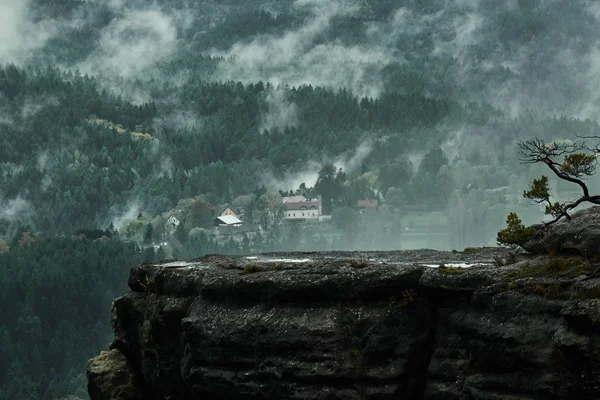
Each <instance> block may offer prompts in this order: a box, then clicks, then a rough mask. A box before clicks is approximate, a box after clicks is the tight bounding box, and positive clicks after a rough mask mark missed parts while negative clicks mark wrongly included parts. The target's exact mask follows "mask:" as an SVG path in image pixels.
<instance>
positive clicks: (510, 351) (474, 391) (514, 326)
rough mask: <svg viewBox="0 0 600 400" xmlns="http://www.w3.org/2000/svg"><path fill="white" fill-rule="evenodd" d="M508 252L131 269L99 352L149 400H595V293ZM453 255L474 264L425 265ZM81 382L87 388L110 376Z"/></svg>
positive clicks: (599, 355)
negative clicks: (112, 357)
mask: <svg viewBox="0 0 600 400" xmlns="http://www.w3.org/2000/svg"><path fill="white" fill-rule="evenodd" d="M507 255H508V254H507V252H506V251H505V250H502V249H482V250H481V251H480V252H477V253H476V254H473V253H472V252H470V254H464V253H458V252H454V253H450V252H448V253H444V252H433V251H424V252H422V253H419V252H418V251H411V252H406V253H403V252H392V253H372V252H371V253H311V254H277V255H275V254H269V255H257V256H253V257H252V258H246V257H218V256H211V257H208V258H203V259H198V260H194V261H193V262H191V263H174V262H171V263H165V264H157V265H140V266H137V267H134V268H133V269H132V271H131V276H130V280H129V284H130V287H131V289H132V292H130V293H128V294H127V295H125V296H123V297H121V298H119V299H117V300H116V301H115V302H114V306H113V314H112V319H113V330H114V333H115V340H114V342H113V344H112V345H111V348H113V349H115V350H113V351H117V350H118V351H119V352H122V353H123V354H124V355H125V356H126V360H127V365H128V366H129V368H130V369H131V370H132V371H133V374H132V376H135V377H138V378H139V379H140V382H141V384H142V387H143V391H144V396H145V397H144V398H147V399H156V400H158V399H188V398H207V399H284V398H285V399H287V398H290V399H300V400H302V399H307V400H308V399H353V398H356V399H382V400H383V399H397V398H405V399H432V400H433V399H465V398H471V399H541V398H544V399H546V398H547V399H572V398H578V399H579V398H581V399H587V398H590V399H592V398H600V383H599V382H600V330H599V329H598V324H599V322H600V317H599V314H598V309H599V307H598V306H599V304H598V301H600V300H598V299H596V298H585V299H584V298H583V297H582V293H584V294H585V295H586V296H591V295H592V294H593V293H595V292H593V290H592V289H593V288H595V287H596V286H595V281H596V278H595V277H594V276H593V273H590V271H592V269H589V268H588V269H586V270H585V271H588V274H587V275H586V274H584V275H579V274H572V275H573V276H571V277H570V276H563V275H561V276H560V277H555V276H540V275H539V270H538V269H536V270H535V271H534V270H531V265H538V264H539V265H542V264H543V263H546V262H547V260H546V259H544V260H542V261H540V262H539V263H538V264H535V263H532V264H531V265H530V264H529V263H528V261H522V262H520V263H518V264H515V265H513V266H505V267H497V266H496V265H494V264H493V261H492V260H493V258H496V257H506V256H507ZM568 260H570V259H568ZM566 262H570V261H566ZM461 263H466V264H468V265H471V264H478V265H479V266H472V267H470V268H462V267H459V266H454V267H446V268H432V267H429V266H426V265H432V266H439V265H440V264H445V265H447V266H450V265H453V264H455V265H462V264H461ZM249 264H251V265H252V268H247V266H248V265H249ZM563 264H564V262H563V263H561V264H560V265H563ZM527 268H530V270H531V272H532V273H533V272H535V274H537V275H535V276H525V275H527V274H526V273H525V272H526V271H529V270H528V269H527ZM524 271H525V272H524ZM555 272H556V271H555ZM588 275H589V276H588ZM582 290H586V292H582ZM576 296H578V298H575V297H576ZM118 354H120V353H118ZM99 362H100V361H99ZM99 375H100V376H102V374H99ZM89 376H90V393H91V392H92V390H96V389H95V387H96V386H98V384H97V383H95V382H110V380H104V381H102V380H99V379H98V378H94V376H95V375H92V374H91V373H90V374H89ZM92 398H106V397H92Z"/></svg>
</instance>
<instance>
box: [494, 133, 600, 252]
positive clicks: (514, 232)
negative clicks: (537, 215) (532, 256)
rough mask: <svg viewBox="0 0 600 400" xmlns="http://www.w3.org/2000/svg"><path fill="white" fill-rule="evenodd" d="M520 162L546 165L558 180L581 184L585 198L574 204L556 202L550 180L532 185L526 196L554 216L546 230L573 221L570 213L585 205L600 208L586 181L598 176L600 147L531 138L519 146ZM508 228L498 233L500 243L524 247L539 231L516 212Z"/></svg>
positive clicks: (543, 177) (598, 198) (599, 201)
mask: <svg viewBox="0 0 600 400" xmlns="http://www.w3.org/2000/svg"><path fill="white" fill-rule="evenodd" d="M581 139H600V138H598V137H581ZM518 146H519V150H518V153H517V154H518V156H519V160H520V161H521V162H522V163H524V164H537V163H543V164H545V165H546V166H547V167H548V168H549V169H550V170H551V171H552V172H553V173H554V175H556V176H557V177H558V178H560V179H563V180H565V181H567V182H571V183H573V184H575V185H578V186H579V187H580V189H581V192H582V193H581V196H580V197H579V198H577V199H576V200H573V201H565V202H562V203H561V202H558V201H554V202H553V201H552V200H551V199H550V198H551V195H550V190H549V188H548V177H547V176H542V177H540V178H539V179H534V180H533V182H531V184H530V187H529V190H526V191H524V192H523V196H524V197H525V198H527V199H530V200H532V201H533V202H535V203H537V204H545V205H546V209H545V213H546V214H547V215H550V216H552V217H553V219H552V220H550V221H548V222H545V223H544V224H543V226H542V229H543V231H546V230H547V229H548V227H549V226H550V225H552V224H554V223H556V222H558V221H560V220H561V219H563V218H566V219H568V220H570V219H571V216H570V215H569V213H570V212H571V211H572V210H573V209H575V208H576V207H578V206H579V205H581V204H582V203H592V204H599V205H600V195H591V194H590V191H589V189H588V187H587V185H586V183H585V182H584V179H585V178H586V177H589V176H592V175H594V173H595V172H596V166H597V162H598V154H600V144H599V145H596V147H592V148H591V147H588V146H587V145H586V144H585V143H584V142H571V141H562V142H559V141H554V142H549V143H547V142H545V141H544V140H542V139H538V138H535V139H531V140H526V141H523V142H519V143H518ZM506 222H507V225H508V226H507V227H506V228H505V229H502V230H500V231H499V232H498V238H497V241H498V244H501V245H508V246H522V245H523V244H525V243H526V242H527V241H528V240H529V239H530V238H531V237H532V236H533V235H534V234H535V232H536V230H535V229H534V228H532V227H526V226H524V225H523V224H522V223H521V220H520V219H519V217H518V216H517V215H516V214H515V213H510V214H509V215H508V218H507V220H506Z"/></svg>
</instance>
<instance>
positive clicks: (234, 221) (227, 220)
mask: <svg viewBox="0 0 600 400" xmlns="http://www.w3.org/2000/svg"><path fill="white" fill-rule="evenodd" d="M214 222H215V225H216V226H228V225H232V226H233V225H242V221H241V220H239V219H238V218H237V217H234V216H233V215H223V216H219V217H217V218H215V220H214Z"/></svg>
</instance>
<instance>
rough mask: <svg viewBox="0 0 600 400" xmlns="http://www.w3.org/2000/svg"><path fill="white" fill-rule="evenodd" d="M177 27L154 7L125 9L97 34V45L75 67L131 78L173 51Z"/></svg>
mask: <svg viewBox="0 0 600 400" xmlns="http://www.w3.org/2000/svg"><path fill="white" fill-rule="evenodd" d="M176 34H177V31H176V27H175V24H174V21H173V19H172V17H170V16H168V15H166V14H164V13H162V12H161V11H160V10H158V9H156V10H155V9H147V10H137V9H126V10H124V11H123V13H122V14H121V15H120V16H119V17H118V18H116V19H114V20H113V21H112V22H111V23H110V24H109V25H108V26H106V27H105V28H104V29H103V30H102V32H101V35H100V40H99V43H98V47H97V48H96V50H95V51H94V52H93V53H92V54H91V56H90V57H89V58H88V59H87V60H86V61H85V62H83V63H82V64H81V65H80V66H79V67H80V69H81V70H82V71H84V72H89V73H92V74H94V73H97V74H101V75H106V76H109V77H114V76H118V77H123V78H133V77H135V76H136V75H138V74H140V73H141V72H142V71H144V70H145V69H146V68H148V67H150V66H151V65H153V64H155V63H157V62H159V61H162V60H163V59H165V58H167V57H168V56H169V55H171V53H172V52H173V50H174V48H175V45H176V39H177V36H176Z"/></svg>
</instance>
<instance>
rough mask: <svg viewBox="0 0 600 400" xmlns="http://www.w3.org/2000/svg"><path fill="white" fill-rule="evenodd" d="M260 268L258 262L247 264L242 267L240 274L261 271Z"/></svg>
mask: <svg viewBox="0 0 600 400" xmlns="http://www.w3.org/2000/svg"><path fill="white" fill-rule="evenodd" d="M261 271H262V268H261V267H260V265H258V264H247V265H245V266H244V269H242V274H255V273H257V272H261Z"/></svg>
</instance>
